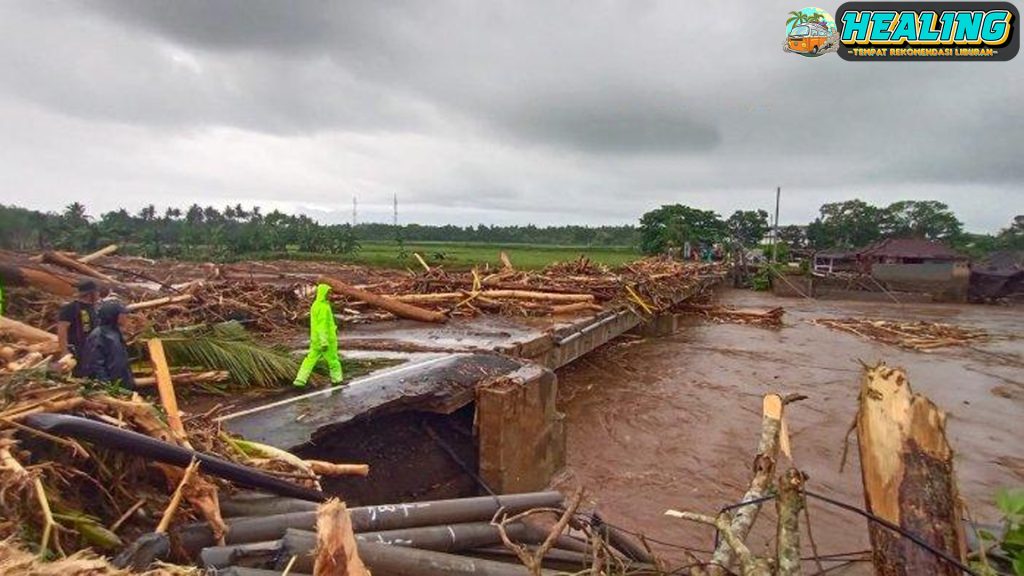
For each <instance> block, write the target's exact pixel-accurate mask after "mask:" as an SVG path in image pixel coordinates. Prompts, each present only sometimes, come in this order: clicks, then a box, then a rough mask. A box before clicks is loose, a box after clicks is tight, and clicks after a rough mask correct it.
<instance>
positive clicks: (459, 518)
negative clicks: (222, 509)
mask: <svg viewBox="0 0 1024 576" xmlns="http://www.w3.org/2000/svg"><path fill="white" fill-rule="evenodd" d="M563 504H564V498H563V496H562V495H561V494H560V493H558V492H529V493H525V494H506V495H500V496H480V497H477V498H459V499H454V500H435V501H431V502H412V503H408V504H387V505H382V506H365V507H359V508H350V509H349V517H350V518H351V519H352V529H353V530H354V531H355V532H357V533H359V532H381V531H384V530H397V529H400V528H415V527H418V526H436V525H438V524H458V523H462V522H482V521H489V520H490V519H491V518H493V517H494V514H495V513H496V512H497V511H498V510H499V509H501V508H504V509H505V511H506V512H508V513H509V514H515V513H518V512H523V511H525V510H529V509H531V508H558V507H560V506H562V505H563ZM226 522H227V525H228V533H227V536H225V539H226V543H227V544H243V543H246V542H261V541H267V540H276V539H279V538H281V537H282V536H284V533H285V531H286V530H287V529H288V528H298V529H300V530H313V529H314V527H315V525H316V512H315V511H313V512H291V513H288V514H278V515H275V516H265V517H245V518H229V519H228V520H227V521H226ZM177 535H178V541H179V542H180V543H181V546H182V548H183V549H184V550H185V551H186V552H188V554H189V555H190V556H195V555H196V554H198V553H199V550H201V549H202V548H205V547H207V546H213V545H214V543H215V541H214V538H213V533H212V532H211V531H210V526H209V525H208V524H206V523H205V522H202V523H195V524H190V525H188V526H184V527H182V528H180V529H179V530H178V532H177Z"/></svg>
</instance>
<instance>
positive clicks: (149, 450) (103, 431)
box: [24, 414, 327, 502]
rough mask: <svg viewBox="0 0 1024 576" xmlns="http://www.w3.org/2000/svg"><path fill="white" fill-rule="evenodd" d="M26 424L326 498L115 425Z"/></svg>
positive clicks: (74, 420)
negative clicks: (194, 460) (193, 463)
mask: <svg viewBox="0 0 1024 576" xmlns="http://www.w3.org/2000/svg"><path fill="white" fill-rule="evenodd" d="M24 423H25V424H26V425H28V426H31V427H32V428H35V429H37V430H42V431H43V432H47V433H49V434H53V435H55V436H70V437H72V438H75V439H77V440H85V441H87V442H92V443H93V444H96V445H98V446H103V447H104V448H110V449H113V450H118V451H120V452H125V453H128V454H133V455H135V456H141V457H143V458H149V459H152V460H156V461H159V462H163V463H165V464H172V465H174V466H181V467H185V466H188V465H189V463H190V462H192V459H193V458H195V459H196V460H198V461H199V462H200V470H201V471H202V472H203V473H205V474H210V475H213V476H217V477H218V478H223V479H225V480H230V481H231V482H234V483H236V484H240V485H242V486H247V487H249V488H253V489H256V490H262V491H266V492H271V493H273V494H277V495H279V496H288V497H290V498H298V499H300V500H306V501H309V502H323V501H324V500H325V499H326V498H327V497H326V496H325V495H324V493H323V492H320V491H318V490H311V489H309V488H303V487H301V486H297V485H295V484H292V483H291V482H288V481H286V480H282V479H280V478H275V477H274V476H270V475H268V474H265V473H263V472H260V471H259V470H256V469H255V468H250V467H248V466H242V465H241V464H235V463H234V462H228V461H227V460H223V459H221V458H218V457H216V456H211V455H209V454H204V453H202V452H196V451H195V450H189V449H188V448H182V447H181V446H175V445H174V444H168V443H167V442H163V441H161V440H157V439H155V438H150V437H149V436H145V435H143V434H139V433H137V432H132V431H131V430H122V429H121V428H118V427H116V426H111V425H110V424H104V423H103V422H97V421H95V420H90V419H88V418H82V417H79V416H68V415H65V414H31V415H29V416H26V417H25V420H24Z"/></svg>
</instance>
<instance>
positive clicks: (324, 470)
mask: <svg viewBox="0 0 1024 576" xmlns="http://www.w3.org/2000/svg"><path fill="white" fill-rule="evenodd" d="M306 464H309V467H310V469H311V470H313V473H314V474H317V475H318V476H367V475H369V474H370V465H369V464H335V463H334V462H324V461H322V460H306Z"/></svg>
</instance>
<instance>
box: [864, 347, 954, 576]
mask: <svg viewBox="0 0 1024 576" xmlns="http://www.w3.org/2000/svg"><path fill="white" fill-rule="evenodd" d="M859 401H860V409H859V412H858V413H857V441H858V443H859V445H860V461H861V475H862V478H863V481H864V499H865V502H866V504H867V508H868V510H869V511H870V512H872V513H873V514H875V515H877V516H879V517H881V518H883V519H885V520H888V521H889V522H892V523H893V524H895V525H897V526H900V527H901V528H903V529H905V530H907V531H908V532H910V533H913V534H915V535H917V536H919V537H920V538H922V539H923V540H924V541H926V542H928V543H929V544H931V545H932V546H934V547H935V548H937V549H939V550H943V551H945V552H947V553H948V554H949V555H950V556H952V557H953V558H957V559H960V560H961V561H962V560H963V558H964V538H963V532H962V527H961V523H960V518H961V517H962V514H961V512H962V511H961V509H960V500H959V497H958V495H957V487H956V478H955V477H954V475H953V451H952V449H951V448H950V446H949V443H948V442H947V441H946V415H945V413H944V412H942V411H941V410H939V408H938V407H936V406H935V404H933V403H932V402H931V400H929V399H928V398H926V397H924V396H922V395H920V394H914V393H913V391H912V390H911V388H910V381H909V380H908V379H907V376H906V374H905V373H904V371H903V370H902V369H900V368H890V367H888V366H886V365H885V364H878V365H877V366H875V367H873V368H866V369H865V371H864V376H863V380H862V382H861V390H860V399H859ZM868 529H869V533H870V536H871V547H872V548H873V550H874V553H873V558H872V560H873V562H874V565H875V572H876V574H879V575H882V576H890V575H892V576H897V575H899V576H902V575H906V574H940V575H949V576H954V575H958V574H960V571H959V570H958V569H957V568H956V567H955V566H953V565H952V564H950V563H949V562H947V561H945V560H943V559H942V558H940V557H938V556H936V555H935V554H933V553H931V552H929V551H927V550H925V549H924V548H922V547H920V546H918V545H917V544H915V543H913V542H912V541H910V540H909V539H907V538H905V537H903V536H901V535H899V534H897V533H895V532H893V531H892V530H889V529H888V528H886V527H884V526H882V525H880V524H878V523H876V522H871V523H869V524H868Z"/></svg>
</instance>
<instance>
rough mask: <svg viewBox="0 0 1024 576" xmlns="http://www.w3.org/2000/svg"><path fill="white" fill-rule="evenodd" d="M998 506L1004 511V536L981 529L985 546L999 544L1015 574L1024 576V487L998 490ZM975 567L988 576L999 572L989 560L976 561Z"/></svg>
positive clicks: (980, 532)
mask: <svg viewBox="0 0 1024 576" xmlns="http://www.w3.org/2000/svg"><path fill="white" fill-rule="evenodd" d="M996 506H997V507H998V508H999V511H1000V512H1002V513H1003V534H1002V538H1001V539H1000V538H998V537H996V535H995V534H992V533H991V532H989V531H987V530H980V531H979V536H980V537H981V540H982V544H983V545H984V546H985V548H989V547H991V546H992V545H995V546H997V547H998V548H999V550H1000V551H1001V552H1002V553H1003V554H1005V556H1006V558H1008V559H1009V562H1010V568H1011V569H1012V570H1013V574H1015V575H1016V576H1024V488H1016V489H1012V490H1011V489H1006V488H1003V489H1001V490H999V491H998V492H996ZM990 560H994V559H990ZM973 567H974V568H976V569H977V570H978V572H979V573H982V574H985V575H986V576H987V575H989V574H998V573H999V572H997V571H995V570H994V569H993V568H992V566H991V564H990V562H989V561H987V560H983V561H980V562H976V563H974V565H973Z"/></svg>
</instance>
